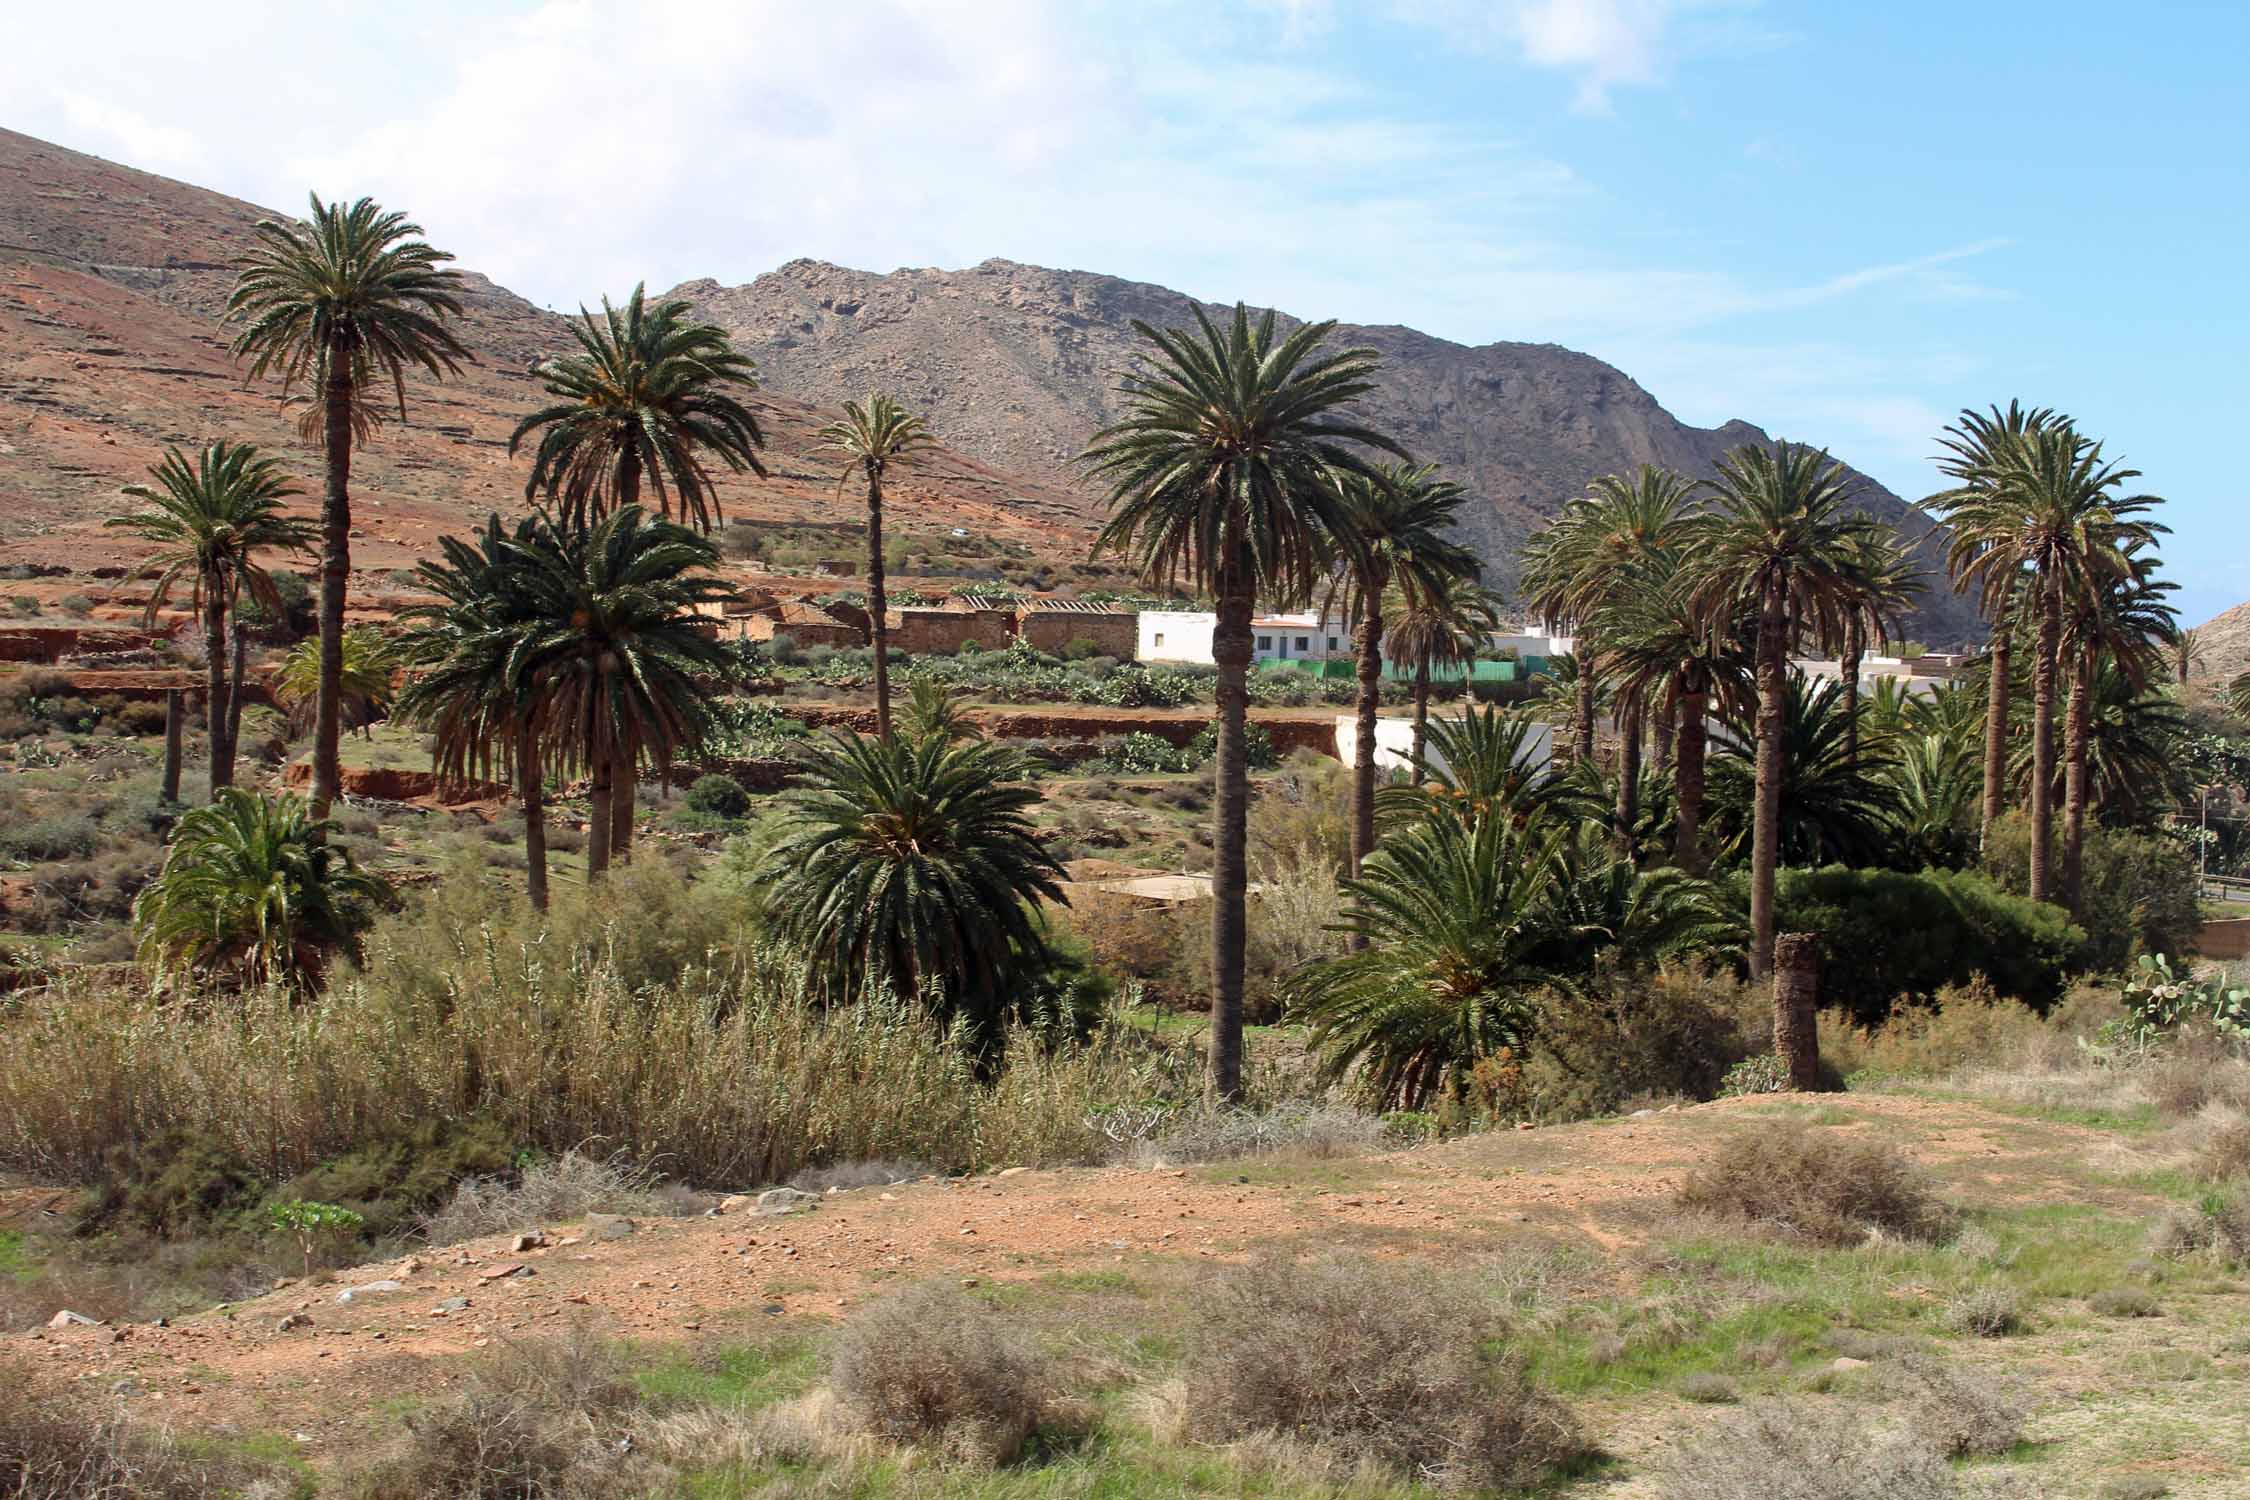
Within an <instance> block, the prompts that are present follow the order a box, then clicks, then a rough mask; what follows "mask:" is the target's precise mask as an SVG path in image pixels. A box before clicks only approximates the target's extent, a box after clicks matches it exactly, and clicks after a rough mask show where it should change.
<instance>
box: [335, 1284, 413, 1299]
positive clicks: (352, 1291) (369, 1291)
mask: <svg viewBox="0 0 2250 1500" xmlns="http://www.w3.org/2000/svg"><path fill="white" fill-rule="evenodd" d="M405 1290H406V1284H405V1283H404V1282H399V1281H389V1280H384V1281H370V1282H368V1283H366V1284H365V1285H364V1286H348V1287H345V1288H344V1289H343V1290H342V1291H340V1292H338V1293H337V1294H336V1300H337V1301H338V1302H357V1301H358V1300H359V1299H360V1298H362V1297H379V1296H381V1295H382V1294H383V1293H385V1292H403V1291H405Z"/></svg>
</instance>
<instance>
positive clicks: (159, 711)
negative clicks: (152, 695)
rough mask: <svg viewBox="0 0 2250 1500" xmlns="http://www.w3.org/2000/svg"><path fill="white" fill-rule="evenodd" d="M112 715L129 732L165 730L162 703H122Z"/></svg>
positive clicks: (149, 732) (147, 732)
mask: <svg viewBox="0 0 2250 1500" xmlns="http://www.w3.org/2000/svg"><path fill="white" fill-rule="evenodd" d="M112 717H113V719H114V720H115V721H116V723H117V726H118V727H119V728H120V729H122V730H124V731H125V732H126V733H127V734H162V733H163V732H164V705H163V704H161V703H126V704H121V705H119V707H118V710H117V712H116V713H115V714H114V715H112Z"/></svg>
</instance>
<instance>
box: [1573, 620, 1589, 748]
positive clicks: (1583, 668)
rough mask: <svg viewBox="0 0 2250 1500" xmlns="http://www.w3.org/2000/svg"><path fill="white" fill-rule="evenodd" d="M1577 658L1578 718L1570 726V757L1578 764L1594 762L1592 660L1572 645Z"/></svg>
mask: <svg viewBox="0 0 2250 1500" xmlns="http://www.w3.org/2000/svg"><path fill="white" fill-rule="evenodd" d="M1572 654H1573V655H1575V656H1576V657H1577V658H1578V720H1577V723H1576V724H1575V725H1573V726H1572V731H1571V733H1572V749H1571V755H1572V757H1573V758H1574V759H1575V760H1577V761H1578V763H1579V764H1580V765H1588V766H1590V765H1592V764H1593V763H1594V660H1593V657H1592V656H1590V655H1589V654H1588V653H1586V652H1584V651H1580V650H1578V649H1577V647H1576V645H1575V643H1574V644H1573V646H1572Z"/></svg>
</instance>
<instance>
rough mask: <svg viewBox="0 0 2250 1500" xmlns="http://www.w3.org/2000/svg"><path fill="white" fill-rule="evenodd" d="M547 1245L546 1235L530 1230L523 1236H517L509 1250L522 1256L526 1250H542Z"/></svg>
mask: <svg viewBox="0 0 2250 1500" xmlns="http://www.w3.org/2000/svg"><path fill="white" fill-rule="evenodd" d="M546 1243H547V1236H546V1235H544V1234H542V1233H540V1232H539V1231H538V1230H536V1229H529V1230H526V1231H524V1232H523V1233H522V1234H519V1235H517V1236H516V1237H515V1239H513V1240H512V1241H510V1242H509V1244H508V1249H509V1252H510V1253H511V1254H515V1255H521V1254H523V1253H524V1251H526V1250H537V1249H540V1248H542V1247H543V1246H545V1245H546Z"/></svg>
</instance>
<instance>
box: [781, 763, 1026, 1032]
mask: <svg viewBox="0 0 2250 1500" xmlns="http://www.w3.org/2000/svg"><path fill="white" fill-rule="evenodd" d="M1026 775H1027V771H1026V767H1025V763H1024V761H1023V758H1022V757H1021V756H1020V755H1018V754H1016V753H1015V752H1014V751H1011V750H1008V749H1006V748H1005V747H1003V746H999V745H995V744H990V743H987V742H984V741H979V740H954V739H948V738H945V737H943V736H939V735H927V736H923V737H920V738H915V739H908V738H904V737H901V738H898V739H893V740H883V739H875V738H867V737H862V736H859V735H845V736H830V737H829V740H828V743H827V744H826V745H824V746H821V747H818V748H815V749H814V750H812V751H811V752H810V753H809V754H808V755H807V756H806V759H805V776H806V778H807V780H808V781H809V783H810V785H809V787H808V788H806V789H805V790H802V791H796V792H791V793H787V794H785V798H786V801H785V806H786V807H787V808H788V810H789V813H790V815H791V826H790V828H789V831H788V832H787V833H785V834H784V835H783V836H782V838H781V840H780V842H779V843H777V844H776V845H775V846H774V847H773V849H772V851H771V852H770V853H769V854H768V855H767V857H766V860H765V862H764V864H763V866H762V867H761V870H760V878H761V879H762V880H763V881H765V882H768V884H769V889H770V891H771V893H772V898H773V899H772V903H771V909H772V910H773V911H774V913H775V914H776V920H777V923H778V925H779V931H780V935H781V936H782V937H783V938H784V939H785V940H787V941H789V942H792V943H794V944H795V945H797V946H798V947H800V948H801V949H803V950H804V952H805V953H806V955H807V956H808V957H809V958H810V959H811V960H812V962H813V965H814V968H815V970H816V972H817V973H818V975H819V976H820V978H821V979H822V981H823V983H824V987H825V988H826V989H827V991H828V992H829V993H830V994H831V995H834V996H837V997H839V998H843V997H851V996H855V995H858V994H860V993H863V992H864V991H865V990H866V989H868V988H870V987H875V986H883V985H887V986H889V987H890V989H891V990H892V992H893V993H894V994H896V995H898V996H899V997H900V998H901V999H919V998H925V997H926V998H928V999H929V1000H931V1001H932V1002H933V1003H934V1004H935V1005H936V1006H937V1007H938V1008H939V1010H940V1012H941V1013H942V1014H944V1015H946V1016H947V1017H948V1018H949V1019H958V1020H959V1021H960V1022H961V1023H962V1024H963V1025H965V1026H966V1027H967V1029H968V1031H969V1034H970V1035H971V1037H972V1039H974V1040H975V1041H976V1042H977V1043H978V1044H979V1047H980V1050H983V1051H985V1052H987V1053H988V1054H989V1052H990V1050H991V1049H992V1047H993V1045H994V1044H995V1043H996V1042H997V1040H998V1038H999V1035H1000V1030H1001V1027H1002V1025H1003V1024H1004V1022H1005V1021H1006V1019H1007V1018H1008V1014H1009V1011H1010V1008H1011V1006H1012V1005H1013V1004H1014V1003H1015V1002H1016V1001H1017V1000H1019V999H1021V998H1022V997H1023V996H1024V994H1025V991H1026V988H1027V986H1026V985H1025V984H1024V980H1025V979H1026V978H1027V977H1028V976H1029V974H1030V973H1031V972H1032V971H1034V970H1036V969H1037V968H1038V967H1040V965H1041V964H1042V963H1043V962H1044V960H1045V959H1046V957H1047V953H1048V949H1047V944H1046V940H1045V936H1044V931H1043V925H1042V922H1041V919H1040V916H1039V907H1038V903H1039V902H1041V901H1053V902H1057V903H1062V902H1063V901H1064V896H1063V891H1062V887H1061V884H1060V882H1061V881H1062V880H1063V878H1064V873H1063V869H1062V866H1061V865H1060V864H1058V863H1056V861H1055V858H1054V856H1053V855H1052V854H1051V853H1049V852H1048V849H1047V846H1046V844H1045V843H1044V842H1043V841H1042V840H1041V839H1040V837H1039V833H1038V830H1037V829H1036V828H1035V827H1034V826H1033V825H1032V821H1031V818H1030V815H1029V810H1030V809H1031V808H1033V807H1035V806H1037V805H1038V802H1039V791H1038V789H1037V788H1036V787H1034V786H1031V785H1029V784H1028V783H1027V782H1026V780H1025V777H1026ZM1027 1019H1028V1018H1027Z"/></svg>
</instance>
